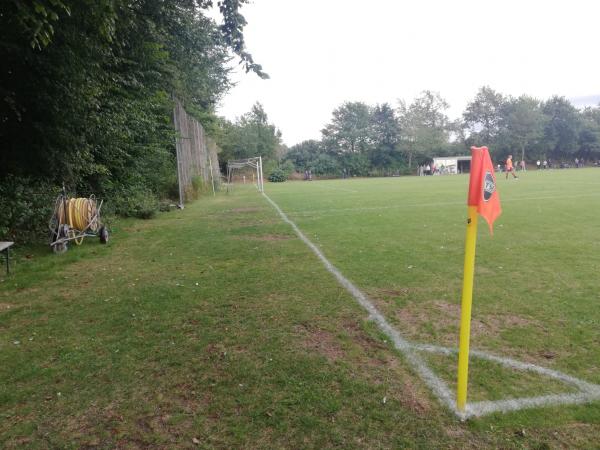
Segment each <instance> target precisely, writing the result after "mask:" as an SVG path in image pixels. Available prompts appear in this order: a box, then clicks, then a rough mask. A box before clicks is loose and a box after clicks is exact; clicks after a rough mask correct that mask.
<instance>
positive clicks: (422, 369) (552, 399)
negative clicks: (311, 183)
mask: <svg viewBox="0 0 600 450" xmlns="http://www.w3.org/2000/svg"><path fill="white" fill-rule="evenodd" d="M263 196H264V197H265V198H266V199H267V201H268V202H269V203H270V204H271V205H272V206H273V208H275V210H276V211H277V212H278V213H279V216H280V217H281V218H282V219H283V221H284V222H286V223H288V224H289V225H290V226H291V227H292V229H293V230H294V232H295V233H296V234H297V235H298V237H299V238H300V239H301V240H302V241H303V242H304V243H305V244H306V245H307V246H308V247H309V248H310V249H311V250H312V251H313V253H314V254H315V255H316V256H317V257H318V258H319V259H320V260H321V262H322V263H323V264H324V265H325V268H326V269H327V270H328V271H329V272H330V273H331V274H332V275H333V276H334V277H335V278H336V279H337V280H338V282H339V283H340V284H341V285H342V286H343V287H344V288H345V289H346V290H347V291H348V292H349V293H350V294H351V295H352V297H354V299H355V300H356V301H357V302H358V303H359V304H360V305H361V306H362V307H363V308H364V309H365V310H366V311H367V312H368V313H369V318H370V319H372V320H373V321H375V323H376V324H377V325H378V326H379V328H380V329H381V331H383V332H384V333H385V334H386V335H387V336H388V337H389V338H390V339H391V341H392V342H393V343H394V346H395V347H396V349H398V350H399V351H400V352H402V354H404V356H405V357H406V360H407V361H408V362H409V363H410V365H411V366H412V367H413V369H414V370H415V371H416V372H417V373H418V374H419V376H420V377H421V379H422V380H423V381H424V382H425V384H426V385H427V386H428V387H429V388H430V389H431V390H432V391H433V393H434V395H435V396H436V397H437V398H438V399H439V401H440V402H441V403H442V404H444V405H446V407H448V408H449V409H450V410H451V411H452V412H453V413H454V414H456V415H457V416H458V417H459V418H461V419H467V418H469V417H479V416H483V415H486V414H491V413H494V412H508V411H517V410H521V409H525V408H534V407H542V406H553V405H567V404H580V403H588V402H591V401H595V400H600V386H599V385H596V384H592V383H588V382H586V381H583V380H580V379H578V378H575V377H572V376H570V375H566V374H564V373H562V372H559V371H557V370H552V369H547V368H545V367H541V366H537V365H535V364H529V363H524V362H520V361H516V360H514V359H511V358H503V357H500V356H495V355H492V354H489V353H486V352H482V351H479V350H472V351H471V352H470V355H471V357H476V358H481V359H485V360H488V361H493V362H496V363H498V364H501V365H503V366H506V367H510V368H512V369H516V370H521V371H529V372H535V373H538V374H540V375H544V376H547V377H549V378H554V379H556V380H559V381H562V382H564V383H566V384H568V385H571V386H574V387H576V388H577V389H579V391H580V392H578V393H574V394H553V395H542V396H538V397H524V398H512V399H506V400H496V401H482V402H472V403H469V404H467V406H466V411H465V412H460V411H458V410H457V409H456V405H455V397H454V395H453V393H452V392H451V391H450V389H449V388H448V385H447V384H446V383H445V382H444V381H443V380H441V379H440V378H439V377H438V376H437V375H436V374H435V373H434V372H433V371H432V370H431V369H430V368H429V366H428V365H427V364H426V363H425V361H424V360H423V359H422V358H421V356H420V355H419V354H418V352H419V351H426V352H433V353H443V354H446V355H451V354H455V353H456V352H457V350H456V349H452V348H448V347H442V346H437V345H429V344H415V343H411V342H409V341H407V340H406V339H405V338H403V337H402V335H401V334H400V333H399V332H398V331H397V330H396V329H395V328H394V327H392V325H391V324H390V323H389V322H388V321H387V320H386V318H385V317H384V316H383V314H381V313H380V312H379V310H378V309H377V308H376V307H375V305H374V304H373V302H371V300H370V299H369V298H368V297H367V296H366V295H365V294H364V293H363V292H362V291H361V290H360V289H358V288H357V287H356V286H355V285H354V284H353V283H352V282H351V281H350V280H348V279H347V278H346V277H344V275H342V273H341V272H340V271H339V270H338V269H337V267H335V266H334V265H333V264H332V263H331V262H330V261H329V260H328V259H327V258H326V257H325V255H323V253H322V252H321V250H319V248H318V247H317V246H316V245H315V244H313V243H312V242H311V241H310V239H308V238H307V237H306V236H305V235H304V233H303V232H302V231H301V230H300V229H299V228H298V226H297V225H296V224H295V223H294V222H293V221H291V220H290V219H289V218H288V216H287V215H286V214H285V213H284V212H283V211H282V210H281V208H279V206H278V205H277V204H276V203H275V202H274V201H273V200H271V199H270V198H269V196H267V194H265V193H264V192H263Z"/></svg>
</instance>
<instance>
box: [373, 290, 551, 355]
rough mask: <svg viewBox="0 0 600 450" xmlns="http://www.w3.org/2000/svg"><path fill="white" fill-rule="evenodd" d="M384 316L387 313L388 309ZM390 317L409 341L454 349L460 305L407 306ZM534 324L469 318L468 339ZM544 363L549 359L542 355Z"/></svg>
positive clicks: (512, 318)
mask: <svg viewBox="0 0 600 450" xmlns="http://www.w3.org/2000/svg"><path fill="white" fill-rule="evenodd" d="M375 301H376V303H378V305H379V306H382V309H384V310H385V308H386V305H385V304H384V302H383V301H382V300H377V299H376V300H375ZM387 308H388V313H390V312H391V311H389V306H387ZM392 314H393V315H394V316H395V318H396V319H397V321H398V322H400V325H399V331H400V332H401V333H402V334H404V335H405V336H407V337H408V338H410V339H414V340H417V341H420V342H429V343H430V342H432V337H433V338H434V339H433V340H435V342H436V343H438V344H443V345H450V346H454V345H456V340H457V333H458V328H459V324H460V305H458V304H454V303H448V302H445V301H442V300H434V301H431V302H419V303H414V302H412V303H410V304H408V305H406V306H404V307H402V308H397V309H395V310H394V311H393V312H392ZM538 325H539V324H538V322H537V321H535V320H533V319H530V318H526V317H522V316H518V315H515V314H486V315H478V316H473V318H472V320H471V337H472V338H475V339H476V338H477V337H481V336H498V335H499V334H500V333H501V332H503V331H505V330H507V329H509V328H522V327H535V326H538ZM542 356H544V357H545V358H547V359H551V358H553V355H550V354H548V356H546V355H542Z"/></svg>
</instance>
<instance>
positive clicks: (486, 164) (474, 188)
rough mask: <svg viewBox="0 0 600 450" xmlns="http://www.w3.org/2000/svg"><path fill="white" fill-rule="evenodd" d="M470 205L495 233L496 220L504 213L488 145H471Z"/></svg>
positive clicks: (491, 231)
mask: <svg viewBox="0 0 600 450" xmlns="http://www.w3.org/2000/svg"><path fill="white" fill-rule="evenodd" d="M468 205H469V206H476V207H477V212H478V213H479V214H480V215H481V216H482V217H483V218H484V219H485V220H486V222H487V223H488V225H489V227H490V233H491V234H493V233H494V229H493V227H494V221H495V220H496V219H497V218H498V216H499V215H500V214H501V213H502V209H501V208H500V197H498V191H497V190H496V176H495V175H494V165H493V164H492V160H491V159H490V154H489V152H488V148H487V147H471V177H470V179H469V201H468Z"/></svg>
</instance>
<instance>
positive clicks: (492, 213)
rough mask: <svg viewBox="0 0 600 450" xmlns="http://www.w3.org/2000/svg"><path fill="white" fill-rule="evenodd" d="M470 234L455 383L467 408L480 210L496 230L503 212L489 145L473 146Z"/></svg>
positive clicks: (458, 397)
mask: <svg viewBox="0 0 600 450" xmlns="http://www.w3.org/2000/svg"><path fill="white" fill-rule="evenodd" d="M467 205H468V218H467V236H466V239H465V263H464V275H463V287H462V299H461V304H460V338H459V344H458V381H457V385H456V408H457V409H458V411H459V412H461V413H462V412H464V411H465V408H466V406H467V381H468V378H469V340H470V338H471V305H472V303H473V275H474V274H475V245H476V244H477V219H478V216H477V214H478V213H479V214H481V215H482V216H483V218H484V219H485V220H486V221H487V223H488V225H489V227H490V233H492V232H493V225H494V221H495V220H496V218H497V217H498V216H499V215H500V213H501V212H502V210H501V209H500V198H499V197H498V192H497V191H496V177H495V175H494V166H493V164H492V161H491V159H490V154H489V152H488V149H487V147H471V176H470V178H469V197H468V201H467Z"/></svg>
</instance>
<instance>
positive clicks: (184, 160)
mask: <svg viewBox="0 0 600 450" xmlns="http://www.w3.org/2000/svg"><path fill="white" fill-rule="evenodd" d="M173 123H174V126H175V131H176V132H177V137H176V140H175V147H176V150H177V177H178V180H179V204H180V206H183V205H184V203H185V202H186V201H190V200H191V199H193V198H195V197H196V195H197V189H196V187H195V186H194V184H196V186H198V187H201V188H202V190H203V191H208V192H211V193H212V192H214V190H217V189H218V188H219V186H220V182H221V172H220V170H219V160H218V157H217V153H218V152H219V148H218V147H217V144H216V143H215V141H213V140H212V139H211V138H210V137H208V136H207V135H206V132H205V131H204V128H202V125H201V124H200V123H199V122H198V121H197V120H196V119H194V118H193V117H191V116H190V115H188V113H187V112H186V111H185V109H184V108H183V105H182V104H181V102H180V101H179V100H175V107H174V110H173Z"/></svg>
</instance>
